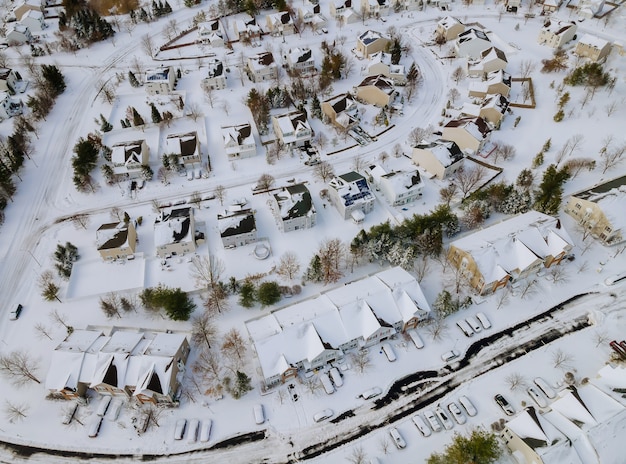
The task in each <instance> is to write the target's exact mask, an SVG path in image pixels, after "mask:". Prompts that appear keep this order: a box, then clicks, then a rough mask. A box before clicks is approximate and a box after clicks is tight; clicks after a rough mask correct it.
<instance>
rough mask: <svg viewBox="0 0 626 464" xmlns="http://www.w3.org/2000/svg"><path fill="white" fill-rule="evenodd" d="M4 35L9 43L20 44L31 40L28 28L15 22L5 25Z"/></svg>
mask: <svg viewBox="0 0 626 464" xmlns="http://www.w3.org/2000/svg"><path fill="white" fill-rule="evenodd" d="M4 37H5V40H6V43H8V44H9V45H22V44H25V43H29V42H32V40H33V36H32V34H31V33H30V29H28V28H27V27H26V26H22V25H21V24H16V23H12V24H10V25H9V26H8V27H7V29H6V32H5V35H4Z"/></svg>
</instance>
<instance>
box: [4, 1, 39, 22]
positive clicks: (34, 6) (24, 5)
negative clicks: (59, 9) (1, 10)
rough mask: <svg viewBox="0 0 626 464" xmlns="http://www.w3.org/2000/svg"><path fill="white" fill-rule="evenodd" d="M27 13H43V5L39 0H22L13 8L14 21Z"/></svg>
mask: <svg viewBox="0 0 626 464" xmlns="http://www.w3.org/2000/svg"><path fill="white" fill-rule="evenodd" d="M28 11H39V12H40V13H43V3H42V2H41V0H22V1H21V2H19V3H18V4H17V5H15V6H14V7H13V10H12V13H13V16H15V19H16V21H19V20H20V19H22V17H23V16H24V15H25V14H26V13H27V12H28Z"/></svg>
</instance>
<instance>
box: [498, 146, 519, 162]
mask: <svg viewBox="0 0 626 464" xmlns="http://www.w3.org/2000/svg"><path fill="white" fill-rule="evenodd" d="M515 151H516V150H515V147H514V146H513V145H508V144H498V146H497V147H496V149H495V150H494V151H493V161H494V163H497V162H498V161H499V160H500V158H502V159H503V160H504V161H508V160H510V159H512V158H513V157H514V156H515Z"/></svg>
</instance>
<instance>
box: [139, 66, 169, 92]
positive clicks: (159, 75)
mask: <svg viewBox="0 0 626 464" xmlns="http://www.w3.org/2000/svg"><path fill="white" fill-rule="evenodd" d="M144 87H145V88H146V93H147V94H148V95H167V94H170V93H172V92H173V91H174V88H175V87H176V73H175V72H174V68H173V67H172V66H162V67H160V68H158V69H151V70H149V71H147V72H146V81H145V84H144Z"/></svg>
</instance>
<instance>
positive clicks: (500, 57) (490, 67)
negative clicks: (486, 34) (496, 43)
mask: <svg viewBox="0 0 626 464" xmlns="http://www.w3.org/2000/svg"><path fill="white" fill-rule="evenodd" d="M507 64H508V61H507V59H506V55H505V54H504V52H503V51H502V50H500V49H499V48H496V47H489V48H486V49H485V50H483V51H482V52H480V57H479V58H478V60H476V61H472V60H469V61H468V62H467V74H468V75H469V76H470V77H484V76H485V75H487V74H489V73H491V72H494V71H503V70H505V69H506V65H507Z"/></svg>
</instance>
